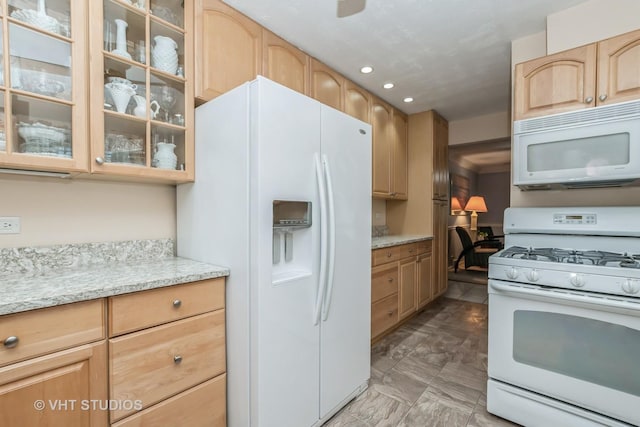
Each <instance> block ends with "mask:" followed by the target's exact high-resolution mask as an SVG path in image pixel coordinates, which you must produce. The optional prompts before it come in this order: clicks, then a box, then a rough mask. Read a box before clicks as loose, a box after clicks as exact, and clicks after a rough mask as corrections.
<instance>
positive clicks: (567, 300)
mask: <svg viewBox="0 0 640 427" xmlns="http://www.w3.org/2000/svg"><path fill="white" fill-rule="evenodd" d="M489 286H490V287H491V288H492V289H494V290H496V291H498V292H499V293H501V294H512V295H517V296H521V297H528V298H530V299H536V300H544V301H547V302H549V301H554V302H556V303H558V302H560V301H561V302H562V304H564V305H570V306H576V307H584V306H592V307H593V306H597V307H598V308H599V309H600V310H605V311H609V312H612V313H621V314H633V315H635V316H637V315H638V312H640V300H639V302H635V301H629V300H626V299H622V298H615V297H613V296H605V295H602V294H586V293H579V292H575V291H564V290H558V289H555V288H554V289H551V288H542V287H538V286H526V287H525V286H519V285H513V284H507V283H501V282H498V281H496V280H489ZM489 298H491V296H489ZM489 303H491V302H489Z"/></svg>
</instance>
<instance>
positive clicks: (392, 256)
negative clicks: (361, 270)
mask: <svg viewBox="0 0 640 427" xmlns="http://www.w3.org/2000/svg"><path fill="white" fill-rule="evenodd" d="M400 255H401V250H400V246H389V247H388V248H381V249H376V250H374V251H373V263H372V264H371V265H372V266H376V265H380V264H386V263H388V262H393V261H397V260H399V259H400V258H402V257H401V256H400Z"/></svg>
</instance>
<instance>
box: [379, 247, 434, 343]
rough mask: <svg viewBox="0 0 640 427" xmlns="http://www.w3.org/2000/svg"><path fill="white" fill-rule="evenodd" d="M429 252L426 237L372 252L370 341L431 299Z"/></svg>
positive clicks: (432, 293) (380, 335)
mask: <svg viewBox="0 0 640 427" xmlns="http://www.w3.org/2000/svg"><path fill="white" fill-rule="evenodd" d="M431 254H432V249H431V241H430V240H425V241H420V242H417V243H409V244H404V245H396V246H391V247H387V248H381V249H375V250H374V251H372V253H371V260H372V263H371V265H372V266H373V267H372V269H371V339H372V341H377V340H378V339H380V338H382V337H383V336H384V335H385V334H386V333H388V332H390V331H391V330H393V329H394V328H395V327H396V326H398V325H399V324H400V323H401V322H404V321H405V320H407V319H409V318H410V317H411V316H412V315H413V314H415V313H416V312H417V310H419V309H420V308H422V307H424V306H425V305H427V304H428V303H429V302H431V301H432V300H433V299H434V298H435V296H436V293H435V292H434V291H433V277H432V271H433V268H432V264H431V263H432V256H431Z"/></svg>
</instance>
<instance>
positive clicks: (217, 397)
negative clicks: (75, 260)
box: [109, 279, 226, 427]
mask: <svg viewBox="0 0 640 427" xmlns="http://www.w3.org/2000/svg"><path fill="white" fill-rule="evenodd" d="M134 307H139V309H137V310H135V311H132V308H134ZM109 314H110V318H109V325H110V329H109V336H110V337H111V338H110V339H109V398H110V399H114V400H116V401H121V400H133V401H136V402H139V405H138V406H137V407H135V408H131V407H122V408H116V409H114V410H112V411H111V422H112V423H114V422H116V421H118V423H116V424H115V425H119V426H120V425H126V426H137V425H157V424H154V423H151V424H143V421H144V423H147V422H151V421H147V420H156V419H160V418H161V419H162V420H163V421H162V423H161V424H162V425H189V426H194V425H207V426H216V427H218V426H219V427H223V426H225V425H226V414H225V407H224V405H223V404H221V402H224V401H225V387H224V386H221V385H220V384H224V383H225V381H226V379H225V376H224V375H225V370H226V358H225V310H224V279H213V280H204V281H200V282H195V283H190V284H186V285H180V286H171V287H167V288H161V289H155V290H152V291H143V292H137V293H133V294H129V295H119V296H116V297H111V298H109ZM124 331H127V333H124ZM207 383H211V384H209V385H208V386H205V387H204V388H205V390H204V391H203V390H201V389H200V388H199V387H201V386H203V385H204V384H207ZM213 384H215V385H213ZM203 395H205V396H206V399H205V398H203ZM203 401H206V404H205V405H204V407H199V406H198V402H203ZM212 402H213V406H215V407H216V409H214V408H211V407H210V405H211V403H212ZM186 408H195V409H193V411H191V410H190V411H189V417H192V418H195V419H194V420H193V421H192V422H189V423H187V422H185V421H184V418H183V416H182V415H183V412H182V409H186ZM172 410H179V411H180V412H179V414H181V416H180V418H179V420H180V421H179V422H178V423H174V424H172V423H171V422H168V421H167V419H166V417H165V416H164V415H163V414H169V415H168V416H169V418H171V417H174V418H175V417H176V416H177V415H176V414H175V413H173V414H171V411H172ZM198 414H200V415H198Z"/></svg>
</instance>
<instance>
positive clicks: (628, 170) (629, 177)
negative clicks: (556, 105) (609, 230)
mask: <svg viewBox="0 0 640 427" xmlns="http://www.w3.org/2000/svg"><path fill="white" fill-rule="evenodd" d="M513 133H514V140H513V151H514V152H513V184H514V185H517V186H518V187H520V189H522V190H543V189H554V188H585V187H609V186H621V185H629V184H639V183H640V100H638V101H630V102H622V103H619V104H613V105H606V106H602V107H594V108H588V109H584V110H580V111H571V112H568V113H560V114H553V115H549V116H544V117H536V118H532V119H525V120H518V121H515V122H514V123H513Z"/></svg>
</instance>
